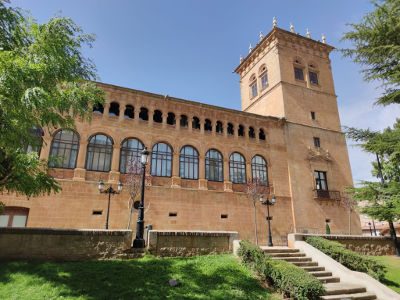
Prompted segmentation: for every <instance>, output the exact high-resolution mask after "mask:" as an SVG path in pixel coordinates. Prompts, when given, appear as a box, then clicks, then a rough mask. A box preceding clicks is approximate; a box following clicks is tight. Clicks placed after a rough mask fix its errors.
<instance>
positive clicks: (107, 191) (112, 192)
mask: <svg viewBox="0 0 400 300" xmlns="http://www.w3.org/2000/svg"><path fill="white" fill-rule="evenodd" d="M98 189H99V192H100V193H102V194H108V205H107V219H106V226H105V227H106V229H108V220H109V218H110V202H111V195H115V194H119V193H121V192H122V183H121V181H118V189H117V190H114V189H113V187H112V186H111V185H110V186H109V187H108V188H107V189H104V182H103V180H100V181H99V185H98Z"/></svg>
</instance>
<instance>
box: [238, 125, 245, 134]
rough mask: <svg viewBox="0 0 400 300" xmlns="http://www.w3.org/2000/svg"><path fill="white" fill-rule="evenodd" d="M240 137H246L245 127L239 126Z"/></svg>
mask: <svg viewBox="0 0 400 300" xmlns="http://www.w3.org/2000/svg"><path fill="white" fill-rule="evenodd" d="M238 136H244V127H243V125H239V128H238Z"/></svg>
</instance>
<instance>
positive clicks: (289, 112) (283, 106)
mask: <svg viewBox="0 0 400 300" xmlns="http://www.w3.org/2000/svg"><path fill="white" fill-rule="evenodd" d="M333 49H334V48H333V47H332V46H330V45H328V44H326V41H325V37H324V36H323V37H322V42H319V41H316V40H313V39H312V38H311V35H310V33H309V31H308V30H307V34H306V36H301V35H299V34H297V33H295V32H294V27H293V25H291V28H290V31H286V30H283V29H281V28H278V27H276V21H274V27H273V29H272V30H271V31H270V32H269V33H268V34H267V35H266V36H265V37H264V36H262V34H261V33H260V40H259V42H258V44H257V45H256V47H254V49H253V48H251V47H250V48H249V54H248V55H247V57H245V58H244V59H241V62H240V64H239V66H238V67H237V68H236V70H235V72H236V73H238V74H239V75H240V90H241V98H242V110H243V111H245V112H250V113H254V114H259V115H265V116H276V117H279V118H283V119H284V120H285V123H286V124H285V126H286V128H285V139H286V147H287V161H288V170H289V181H290V188H291V198H292V207H293V211H292V215H293V223H294V224H295V225H294V228H293V229H294V231H297V232H321V231H322V232H323V231H324V227H325V222H326V221H327V220H328V221H329V222H330V224H331V228H332V229H333V231H336V232H337V233H348V232H349V231H350V230H351V231H352V233H361V229H360V223H359V218H358V217H357V215H355V216H354V217H353V218H352V219H353V221H352V223H351V225H350V224H349V222H348V220H347V219H346V217H345V216H346V215H347V214H346V210H345V209H344V207H343V205H342V203H343V198H344V197H345V194H344V190H345V188H346V187H348V186H352V185H353V181H352V176H351V169H350V163H349V158H348V152H347V146H346V141H345V137H344V135H343V133H342V132H341V125H340V119H339V112H338V106H337V99H336V95H335V89H334V83H333V77H332V70H331V62H330V59H329V53H330V52H331V51H332V50H333ZM271 163H272V164H273V163H274V162H271ZM288 213H289V212H288ZM354 214H355V213H354Z"/></svg>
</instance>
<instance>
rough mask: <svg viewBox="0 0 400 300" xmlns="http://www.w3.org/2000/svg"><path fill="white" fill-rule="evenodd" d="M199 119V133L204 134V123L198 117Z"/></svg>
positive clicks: (202, 119) (203, 119)
mask: <svg viewBox="0 0 400 300" xmlns="http://www.w3.org/2000/svg"><path fill="white" fill-rule="evenodd" d="M199 119H200V133H201V134H204V121H205V118H202V117H200V118H199Z"/></svg>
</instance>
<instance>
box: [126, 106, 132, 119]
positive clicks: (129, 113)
mask: <svg viewBox="0 0 400 300" xmlns="http://www.w3.org/2000/svg"><path fill="white" fill-rule="evenodd" d="M124 118H125V119H133V118H134V108H133V106H132V105H127V106H125V112H124Z"/></svg>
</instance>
